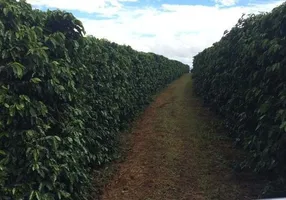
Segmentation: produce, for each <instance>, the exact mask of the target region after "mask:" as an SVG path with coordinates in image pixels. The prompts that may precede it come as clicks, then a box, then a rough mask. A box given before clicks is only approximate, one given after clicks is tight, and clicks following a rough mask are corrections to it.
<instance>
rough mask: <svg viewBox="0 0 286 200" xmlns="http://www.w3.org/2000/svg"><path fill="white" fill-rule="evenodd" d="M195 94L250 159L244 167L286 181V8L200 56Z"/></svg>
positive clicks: (260, 17)
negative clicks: (224, 124) (226, 127)
mask: <svg viewBox="0 0 286 200" xmlns="http://www.w3.org/2000/svg"><path fill="white" fill-rule="evenodd" d="M192 72H193V79H194V86H195V92H196V93H198V94H199V95H200V96H201V97H202V98H203V100H204V102H205V103H206V104H207V105H209V106H211V107H212V108H213V109H214V110H215V111H217V112H218V113H219V114H220V115H221V116H222V117H223V119H225V122H226V125H227V126H228V127H229V128H230V130H231V131H230V132H231V133H232V135H233V136H234V138H235V141H236V142H237V143H238V144H241V145H242V146H243V147H244V148H245V149H246V150H247V151H248V152H249V153H248V158H247V159H246V160H245V161H244V162H243V163H242V164H241V166H242V167H251V168H252V169H254V170H255V171H256V172H260V173H266V172H267V173H270V174H271V176H272V177H274V176H276V178H279V180H280V181H282V182H283V181H285V180H284V179H285V178H286V168H285V164H286V4H285V3H284V4H282V5H281V6H279V7H277V8H275V9H273V11H272V12H270V13H262V14H257V15H249V16H248V17H246V18H245V17H244V16H243V17H242V18H240V20H239V21H238V23H237V24H236V26H235V27H233V28H232V29H231V31H229V32H226V33H225V34H224V36H223V37H222V39H221V40H220V41H219V42H217V43H215V44H213V46H211V47H210V48H207V49H205V50H204V51H202V52H201V53H199V54H198V55H196V56H195V58H194V62H193V70H192Z"/></svg>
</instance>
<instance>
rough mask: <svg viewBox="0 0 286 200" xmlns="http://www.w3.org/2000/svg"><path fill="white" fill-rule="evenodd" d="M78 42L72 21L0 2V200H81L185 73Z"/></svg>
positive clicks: (160, 60)
mask: <svg viewBox="0 0 286 200" xmlns="http://www.w3.org/2000/svg"><path fill="white" fill-rule="evenodd" d="M84 34H85V33H84V28H83V26H82V24H81V22H80V21H79V20H77V19H76V18H75V17H74V16H73V15H72V14H70V13H67V12H63V11H60V10H56V11H47V12H43V11H40V10H33V9H32V7H31V5H29V4H27V3H26V2H25V1H23V0H20V1H16V0H0V49H1V51H0V57H1V58H0V199H3V200H6V199H7V200H8V199H9V200H10V199H13V200H18V199H22V200H26V199H37V200H40V199H41V200H42V199H43V200H55V199H84V197H85V193H86V192H85V191H86V188H88V186H89V185H90V183H91V176H90V174H91V169H92V168H94V167H98V166H101V165H102V164H104V163H107V162H109V161H110V160H111V159H112V158H113V157H114V156H113V155H114V154H115V150H116V140H115V138H116V136H117V135H118V133H119V131H121V130H122V129H124V128H125V127H126V126H127V125H128V123H129V122H130V120H132V119H133V118H134V116H135V115H136V114H137V113H138V112H140V111H142V109H144V108H145V106H146V105H147V104H148V103H149V102H150V100H151V97H152V95H154V94H155V93H156V92H158V91H159V90H160V89H162V88H164V87H165V86H166V85H167V84H168V83H170V82H171V81H173V80H174V79H177V78H178V77H179V76H181V75H182V74H183V73H186V72H187V71H188V66H187V65H184V64H182V63H180V62H177V61H173V60H169V59H167V58H165V57H163V56H159V55H155V54H153V53H142V52H137V51H135V50H133V49H131V48H130V47H129V46H121V45H117V44H115V43H111V42H108V41H106V40H99V39H96V38H94V37H92V36H86V37H84V36H83V35H84Z"/></svg>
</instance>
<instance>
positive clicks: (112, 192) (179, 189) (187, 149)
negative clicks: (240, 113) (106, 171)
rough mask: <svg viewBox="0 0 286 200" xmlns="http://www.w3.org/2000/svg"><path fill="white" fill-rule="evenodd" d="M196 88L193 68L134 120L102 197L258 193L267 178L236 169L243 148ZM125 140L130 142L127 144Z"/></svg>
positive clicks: (134, 199)
mask: <svg viewBox="0 0 286 200" xmlns="http://www.w3.org/2000/svg"><path fill="white" fill-rule="evenodd" d="M219 124H220V121H219V120H217V119H216V117H215V116H214V115H213V114H212V113H211V112H210V111H208V109H207V108H204V107H203V106H202V104H201V102H200V100H199V99H198V98H197V97H196V96H195V95H194V94H193V91H192V82H191V76H190V74H187V75H184V76H183V77H181V78H180V79H179V80H177V81H175V82H173V83H172V84H170V85H169V87H168V88H166V89H165V90H164V91H163V92H162V93H161V94H159V95H158V96H157V97H156V98H155V101H154V102H153V103H152V104H151V105H150V106H149V107H148V108H147V109H146V110H145V112H144V113H143V114H142V116H141V117H140V118H139V119H138V120H137V121H136V122H135V123H134V125H133V128H132V131H131V134H130V138H129V142H128V143H126V145H128V149H129V150H128V152H127V154H126V158H125V159H124V161H123V162H120V163H117V164H115V165H117V167H118V170H117V172H116V173H115V175H114V176H113V177H112V178H111V180H110V181H109V183H108V184H107V185H106V186H105V187H104V189H103V195H102V197H101V199H102V200H192V199H194V200H203V199H226V200H234V199H254V198H257V196H258V194H259V193H261V188H262V185H263V184H262V183H263V181H260V180H258V179H257V178H254V177H253V175H252V174H251V173H247V172H240V173H237V172H235V171H234V170H233V163H234V161H235V160H238V159H241V157H242V156H243V152H241V151H240V150H237V149H235V148H234V147H233V145H232V142H231V140H230V139H229V138H228V137H227V131H226V130H224V129H223V128H222V127H221V126H220V125H219ZM123 145H124V144H123Z"/></svg>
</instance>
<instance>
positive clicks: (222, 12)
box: [30, 0, 284, 65]
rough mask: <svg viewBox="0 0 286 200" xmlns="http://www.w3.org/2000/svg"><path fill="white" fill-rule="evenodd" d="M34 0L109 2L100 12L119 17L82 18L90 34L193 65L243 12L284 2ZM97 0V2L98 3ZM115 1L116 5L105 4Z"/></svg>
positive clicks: (265, 8) (267, 7)
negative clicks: (148, 4)
mask: <svg viewBox="0 0 286 200" xmlns="http://www.w3.org/2000/svg"><path fill="white" fill-rule="evenodd" d="M30 1H38V2H39V1H41V2H46V4H47V6H50V7H51V4H53V7H57V6H56V4H57V3H58V4H61V5H59V6H62V7H60V8H65V9H69V8H68V6H67V5H69V4H72V3H76V5H78V10H86V11H87V10H88V9H90V10H89V11H92V10H95V9H94V8H91V7H92V6H91V5H89V6H87V7H86V8H84V7H83V5H84V4H85V3H83V2H84V1H90V2H91V4H94V5H95V4H96V5H97V6H99V5H103V6H104V5H105V6H106V7H104V8H102V10H100V9H99V10H100V12H99V13H101V14H102V13H106V15H112V14H116V16H117V17H116V18H111V19H101V20H96V19H87V18H81V20H82V22H83V24H84V26H85V29H86V31H87V33H88V34H92V35H94V36H96V37H98V38H106V39H108V40H110V41H114V42H117V43H119V44H126V45H130V46H131V47H133V48H134V49H136V50H140V51H145V52H154V53H158V54H161V55H164V56H166V57H169V58H172V59H177V60H180V61H182V62H184V63H187V64H189V65H192V59H193V56H194V55H196V54H197V53H198V52H200V51H202V50H203V49H204V48H206V47H209V46H211V45H212V44H213V43H214V42H216V41H218V40H219V39H220V38H221V37H222V35H223V32H224V31H225V30H226V29H228V30H229V29H231V28H232V27H233V26H234V25H235V24H236V22H237V21H238V19H239V18H240V17H241V15H242V14H243V13H246V14H247V13H257V12H259V11H270V10H271V9H272V8H274V7H276V6H277V5H280V4H282V3H283V2H284V1H282V0H277V1H272V2H270V3H269V2H268V3H256V4H254V3H253V4H249V5H248V6H231V7H221V6H212V7H211V6H203V5H169V4H163V5H162V6H161V7H160V8H153V7H145V8H136V9H135V8H132V9H131V8H129V7H124V6H123V4H122V2H123V1H122V0H121V1H120V0H114V1H112V0H108V1H107V0H101V1H100V0H80V1H79V0H69V1H68V2H69V3H59V2H65V1H66V2H67V0H60V1H59V0H30ZM95 1H96V2H97V3H94V2H95ZM111 1H112V2H113V4H114V6H113V7H112V6H108V4H104V3H106V2H111ZM124 1H130V0H124ZM99 2H101V4H100V3H99ZM102 2H104V3H102ZM115 2H116V3H115ZM42 4H43V3H42ZM46 4H45V5H46ZM64 4H65V5H64ZM59 6H58V7H59ZM69 6H70V7H75V5H73V6H71V5H69ZM80 6H82V7H80ZM88 7H90V8H88ZM110 8H116V11H115V10H114V11H108V9H110ZM107 11H108V12H107Z"/></svg>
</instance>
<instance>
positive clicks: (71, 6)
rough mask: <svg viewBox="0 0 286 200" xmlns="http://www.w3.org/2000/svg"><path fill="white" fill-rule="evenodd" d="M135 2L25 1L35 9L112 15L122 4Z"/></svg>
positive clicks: (96, 0)
mask: <svg viewBox="0 0 286 200" xmlns="http://www.w3.org/2000/svg"><path fill="white" fill-rule="evenodd" d="M136 1H137V0H27V2H28V3H30V4H32V5H34V6H37V7H42V6H46V7H52V8H59V9H64V10H78V11H82V12H87V13H102V14H109V15H110V14H114V13H116V12H118V11H119V10H120V9H121V8H122V3H123V2H136Z"/></svg>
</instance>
